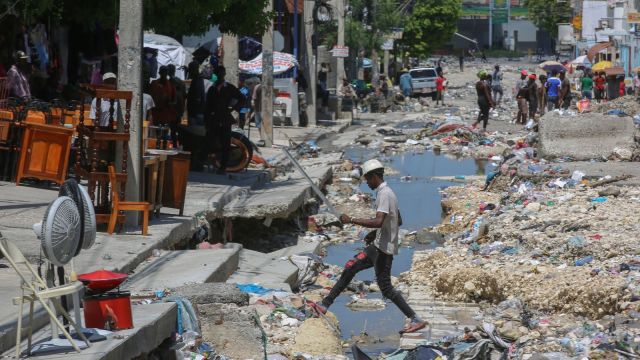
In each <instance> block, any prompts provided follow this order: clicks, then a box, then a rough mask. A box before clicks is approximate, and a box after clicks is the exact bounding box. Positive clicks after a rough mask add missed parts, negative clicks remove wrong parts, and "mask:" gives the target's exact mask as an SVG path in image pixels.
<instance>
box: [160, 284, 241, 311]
mask: <svg viewBox="0 0 640 360" xmlns="http://www.w3.org/2000/svg"><path fill="white" fill-rule="evenodd" d="M171 290H172V294H173V295H176V296H182V297H185V298H187V299H188V300H189V301H191V303H192V304H194V305H202V304H216V303H218V304H236V305H238V306H247V305H249V294H247V293H244V292H242V291H240V289H238V288H237V287H236V286H235V285H234V284H227V283H218V282H216V283H204V284H189V285H184V286H180V287H177V288H174V289H171Z"/></svg>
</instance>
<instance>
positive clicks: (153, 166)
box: [143, 154, 167, 216]
mask: <svg viewBox="0 0 640 360" xmlns="http://www.w3.org/2000/svg"><path fill="white" fill-rule="evenodd" d="M143 159H144V169H145V177H144V179H145V186H144V197H143V198H144V200H145V201H146V202H148V203H149V204H151V213H152V214H154V215H155V216H159V215H160V209H161V208H162V194H163V187H164V178H165V162H166V161H167V155H163V154H160V155H145V156H144V158H143Z"/></svg>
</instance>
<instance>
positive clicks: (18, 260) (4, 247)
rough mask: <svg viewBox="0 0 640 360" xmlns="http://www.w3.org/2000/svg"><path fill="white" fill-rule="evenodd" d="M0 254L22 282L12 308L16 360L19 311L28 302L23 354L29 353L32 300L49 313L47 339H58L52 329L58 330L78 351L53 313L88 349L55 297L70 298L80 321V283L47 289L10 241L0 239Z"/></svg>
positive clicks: (18, 343)
mask: <svg viewBox="0 0 640 360" xmlns="http://www.w3.org/2000/svg"><path fill="white" fill-rule="evenodd" d="M0 253H2V255H4V257H5V258H6V259H7V261H8V262H9V265H10V266H11V267H12V268H13V270H14V271H15V272H16V273H17V274H18V276H19V277H20V279H21V280H22V283H21V285H20V289H21V296H20V297H16V298H14V299H13V303H14V305H19V306H20V311H19V314H18V328H17V331H16V357H17V358H19V357H20V340H21V338H22V311H23V306H24V303H25V302H29V337H28V347H27V353H28V354H29V353H31V348H32V347H31V345H32V344H31V339H32V335H33V307H34V304H35V302H36V301H38V302H39V303H40V304H41V305H42V307H43V308H44V309H45V311H46V312H47V313H48V314H49V318H50V320H51V337H52V338H55V337H57V336H58V332H57V330H56V329H59V330H60V331H61V332H62V334H63V335H64V336H65V337H66V338H67V340H69V343H70V344H71V346H72V347H73V348H74V350H76V351H77V352H80V348H79V347H78V345H76V344H75V342H74V341H73V339H72V337H71V335H70V334H69V332H68V331H67V330H66V329H65V328H64V326H63V325H62V323H60V320H58V317H57V315H56V312H55V311H54V309H55V310H57V311H58V312H59V313H60V314H61V315H62V316H63V317H64V318H65V319H67V321H69V324H71V326H73V327H74V329H75V330H76V333H77V334H78V336H80V338H81V339H82V340H83V341H84V342H85V343H86V344H87V346H88V347H89V346H91V345H90V343H89V340H88V339H87V338H86V337H85V336H84V334H83V333H82V331H81V329H80V327H79V326H78V324H77V323H76V322H75V321H73V320H72V319H71V317H70V316H69V314H68V313H67V312H66V311H65V310H64V309H63V308H62V306H61V305H60V301H59V298H60V297H62V296H67V295H73V300H74V307H75V310H76V320H77V321H80V319H79V318H78V315H79V305H80V304H79V303H80V301H79V292H80V291H81V290H82V287H83V285H82V283H81V282H79V281H74V282H71V283H69V284H65V285H62V286H57V287H52V288H49V287H47V284H46V282H45V281H44V280H42V278H41V277H40V276H39V275H38V273H37V272H36V270H35V269H34V268H33V266H31V264H29V261H27V259H26V258H25V257H24V255H23V254H22V252H21V251H20V249H19V248H18V247H17V246H16V245H15V244H13V243H12V242H10V241H9V240H7V239H4V238H2V237H0ZM19 266H22V267H23V268H26V269H28V270H29V273H27V274H25V273H24V271H23V270H22V269H21V268H20V267H19ZM29 277H31V279H29ZM47 300H49V301H50V302H51V304H53V306H54V307H53V308H52V307H51V306H50V305H49V304H48V302H47Z"/></svg>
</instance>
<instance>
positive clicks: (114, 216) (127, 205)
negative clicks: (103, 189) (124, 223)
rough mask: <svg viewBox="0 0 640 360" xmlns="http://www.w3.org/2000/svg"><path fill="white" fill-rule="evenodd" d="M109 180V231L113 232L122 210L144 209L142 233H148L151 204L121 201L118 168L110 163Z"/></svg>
mask: <svg viewBox="0 0 640 360" xmlns="http://www.w3.org/2000/svg"><path fill="white" fill-rule="evenodd" d="M109 182H110V183H111V216H110V217H109V227H108V229H107V232H108V233H109V234H113V231H114V230H115V228H116V223H117V222H118V221H117V220H118V215H119V214H120V211H142V235H147V230H148V229H149V209H150V208H151V204H149V203H148V202H143V201H120V193H119V192H118V179H117V177H116V169H115V167H114V166H113V165H109Z"/></svg>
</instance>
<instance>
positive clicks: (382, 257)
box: [314, 160, 428, 334]
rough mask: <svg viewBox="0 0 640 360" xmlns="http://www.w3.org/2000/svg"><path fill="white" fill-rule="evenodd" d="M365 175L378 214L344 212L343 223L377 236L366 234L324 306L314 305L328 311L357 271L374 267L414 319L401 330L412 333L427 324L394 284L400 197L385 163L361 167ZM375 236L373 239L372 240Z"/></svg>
mask: <svg viewBox="0 0 640 360" xmlns="http://www.w3.org/2000/svg"><path fill="white" fill-rule="evenodd" d="M362 170H363V173H364V178H365V180H366V181H367V185H368V186H369V188H371V190H375V191H376V193H377V194H376V217H375V218H373V219H354V218H351V217H350V216H348V215H341V216H340V221H341V222H342V223H343V224H356V225H360V226H364V227H367V228H371V229H376V231H375V238H374V237H373V236H367V237H368V239H365V241H367V240H368V241H371V242H370V243H368V244H367V246H366V248H365V250H364V251H363V252H361V253H359V254H358V255H356V256H355V259H354V260H352V261H350V262H349V263H347V266H346V267H345V269H344V271H343V272H342V275H340V279H339V280H338V282H337V283H336V284H335V286H334V287H333V288H332V289H331V292H330V293H329V295H327V297H325V298H324V299H323V300H322V305H320V304H315V305H314V306H315V308H316V310H317V311H319V312H322V313H326V312H327V308H328V307H329V306H331V304H333V301H334V300H335V299H336V297H338V295H340V293H341V292H342V291H343V290H344V289H345V288H346V287H347V286H348V285H349V283H350V282H351V280H352V279H353V277H354V276H355V275H356V273H358V272H360V271H362V270H365V269H369V268H371V267H373V268H374V269H375V273H376V279H377V281H378V286H380V291H381V292H382V295H383V296H384V297H385V298H387V299H389V300H391V301H393V303H394V304H396V306H397V307H398V308H399V309H400V310H401V311H402V312H403V313H404V315H405V316H406V317H407V318H409V319H410V320H411V323H410V324H409V325H407V326H405V327H404V328H403V329H402V330H401V331H400V333H401V334H403V333H411V332H416V331H418V330H421V329H423V328H424V327H425V326H426V325H427V324H428V323H427V322H426V321H424V320H422V319H421V318H420V317H419V316H418V315H417V314H416V313H415V311H413V309H411V307H410V306H409V304H407V302H406V301H405V299H404V298H403V297H402V294H400V293H399V292H398V291H396V290H395V289H394V288H393V285H391V265H392V263H393V255H397V254H398V245H399V244H398V228H399V226H400V225H401V224H402V219H401V218H400V211H399V210H398V199H397V198H396V194H395V193H394V192H393V190H391V188H390V187H389V185H387V183H386V182H385V181H384V166H383V165H382V163H380V161H378V160H369V161H367V162H365V163H364V165H363V167H362ZM372 238H373V239H372Z"/></svg>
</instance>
